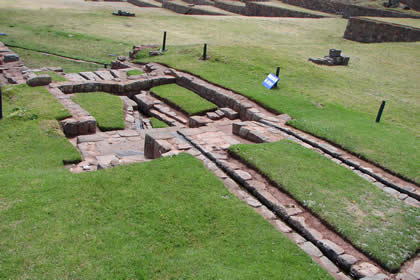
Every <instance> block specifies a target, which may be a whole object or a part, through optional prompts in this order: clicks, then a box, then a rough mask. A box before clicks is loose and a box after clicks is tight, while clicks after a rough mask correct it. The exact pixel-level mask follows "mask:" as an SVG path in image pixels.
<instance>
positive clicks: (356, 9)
mask: <svg viewBox="0 0 420 280" xmlns="http://www.w3.org/2000/svg"><path fill="white" fill-rule="evenodd" d="M281 1H282V2H284V3H287V4H290V5H295V6H299V7H302V8H306V9H311V10H316V11H321V12H324V13H330V14H337V15H344V16H345V17H347V18H348V17H351V16H373V17H399V18H420V17H419V16H415V15H410V14H405V13H401V12H396V11H387V10H381V9H374V8H367V7H361V6H356V5H350V4H344V3H341V2H336V1H331V0H281ZM413 1H417V0H413Z"/></svg>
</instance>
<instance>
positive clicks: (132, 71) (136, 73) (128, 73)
mask: <svg viewBox="0 0 420 280" xmlns="http://www.w3.org/2000/svg"><path fill="white" fill-rule="evenodd" d="M141 74H144V72H143V71H140V70H137V69H133V70H128V71H127V76H137V75H141Z"/></svg>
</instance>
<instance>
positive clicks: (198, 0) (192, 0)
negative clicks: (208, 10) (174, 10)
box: [182, 0, 214, 6]
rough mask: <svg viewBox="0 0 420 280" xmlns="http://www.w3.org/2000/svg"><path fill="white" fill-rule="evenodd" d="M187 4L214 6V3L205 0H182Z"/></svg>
mask: <svg viewBox="0 0 420 280" xmlns="http://www.w3.org/2000/svg"><path fill="white" fill-rule="evenodd" d="M182 1H184V2H186V3H188V4H194V5H208V6H214V2H212V1H207V0H182Z"/></svg>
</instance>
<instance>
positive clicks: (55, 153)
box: [0, 86, 332, 280]
mask: <svg viewBox="0 0 420 280" xmlns="http://www.w3.org/2000/svg"><path fill="white" fill-rule="evenodd" d="M22 88H24V86H17V87H14V90H13V91H11V90H8V91H5V94H6V98H4V102H5V104H4V105H5V108H6V112H8V111H9V109H10V108H12V107H13V106H16V104H20V105H25V104H32V102H33V101H35V102H36V103H37V104H38V105H39V106H37V107H40V108H45V110H43V109H39V110H38V112H39V113H40V114H39V116H40V118H39V119H38V120H32V121H24V120H21V119H11V118H4V119H3V120H0V130H1V131H2V133H0V155H1V160H0V220H1V221H2V222H1V223H0V260H1V261H0V267H1V269H0V279H3V278H5V279H57V278H59V279H215V278H216V279H274V278H275V279H285V280H286V279H302V280H303V279H309V278H311V279H319V280H323V279H332V278H331V277H330V276H329V275H328V274H327V273H326V272H325V271H324V270H322V269H321V268H320V266H318V265H317V264H315V263H314V262H313V261H312V260H311V259H310V258H309V257H308V256H307V255H306V254H305V253H304V252H303V251H301V250H300V249H299V248H298V247H297V246H296V245H295V244H293V243H292V242H291V241H289V240H288V239H287V238H285V237H284V236H283V235H282V234H280V233H279V232H277V231H276V230H275V229H274V228H273V226H271V225H270V224H269V223H267V222H266V221H265V220H264V219H263V218H262V217H261V216H259V215H258V214H256V213H255V212H254V211H253V210H252V209H251V208H249V207H247V206H246V204H244V203H243V202H240V201H239V200H238V199H236V198H235V197H234V196H232V195H231V194H230V193H229V192H228V191H227V190H226V188H225V187H224V186H223V185H222V183H221V182H220V181H219V180H218V179H217V178H216V177H215V176H214V175H213V174H211V173H210V172H209V171H208V170H207V169H206V168H205V167H204V166H203V165H202V164H201V162H199V161H198V160H196V159H195V158H193V157H192V156H190V155H186V154H181V155H179V156H176V157H172V158H162V159H158V160H154V161H151V162H148V163H144V164H133V165H130V166H121V167H115V168H112V169H107V170H101V171H97V172H91V173H83V174H71V173H70V172H68V171H67V170H66V169H64V168H63V164H62V159H63V158H71V157H74V155H75V154H76V155H78V153H77V151H76V149H75V148H74V147H73V146H72V145H71V144H70V143H69V142H68V141H67V139H66V138H65V137H64V136H62V135H59V134H55V135H51V133H49V132H48V130H46V129H44V128H45V126H44V125H42V122H48V121H55V119H59V118H60V117H62V111H61V109H60V106H59V104H58V103H57V102H56V101H55V100H54V99H52V97H51V96H50V95H47V94H33V95H31V93H30V92H25V94H24V95H21V91H24V90H23V89H22ZM41 89H42V88H41V87H40V88H31V90H32V91H35V90H41ZM35 109H36V108H35V107H34V108H33V110H35ZM43 127H44V128H43ZM185 170H188V172H185ZM250 240H252V242H250Z"/></svg>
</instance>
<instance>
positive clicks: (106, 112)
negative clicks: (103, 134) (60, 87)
mask: <svg viewBox="0 0 420 280" xmlns="http://www.w3.org/2000/svg"><path fill="white" fill-rule="evenodd" d="M72 99H73V101H74V102H76V103H77V104H79V105H80V106H81V107H82V108H83V109H85V110H86V111H88V112H89V114H91V115H92V116H93V117H94V118H95V119H96V123H97V124H98V127H99V128H100V129H101V130H102V131H108V130H115V129H124V112H123V104H122V101H121V98H120V97H119V96H116V95H112V94H109V93H106V92H89V93H76V94H75V95H74V96H73V97H72Z"/></svg>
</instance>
